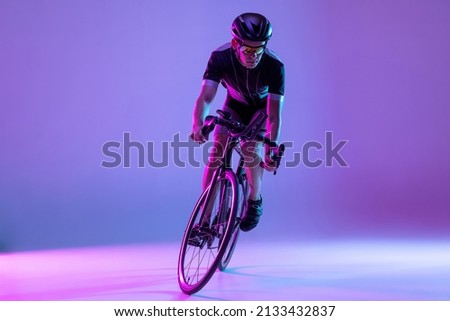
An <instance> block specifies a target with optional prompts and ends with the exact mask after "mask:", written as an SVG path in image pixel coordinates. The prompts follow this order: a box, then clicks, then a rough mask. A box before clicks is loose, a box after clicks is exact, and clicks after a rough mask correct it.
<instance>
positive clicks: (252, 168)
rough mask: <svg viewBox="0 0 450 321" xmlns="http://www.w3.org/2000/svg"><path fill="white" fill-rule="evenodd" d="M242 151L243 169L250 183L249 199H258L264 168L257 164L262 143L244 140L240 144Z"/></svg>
mask: <svg viewBox="0 0 450 321" xmlns="http://www.w3.org/2000/svg"><path fill="white" fill-rule="evenodd" d="M242 153H243V154H244V156H245V171H246V174H247V178H248V183H249V185H250V195H249V199H251V200H253V201H258V200H259V199H260V198H261V194H260V192H261V184H262V178H263V174H264V168H262V167H261V166H259V164H260V163H261V161H262V158H261V153H262V143H258V142H245V143H244V144H243V145H242Z"/></svg>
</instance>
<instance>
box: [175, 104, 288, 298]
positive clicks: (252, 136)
mask: <svg viewBox="0 0 450 321" xmlns="http://www.w3.org/2000/svg"><path fill="white" fill-rule="evenodd" d="M217 113H218V115H219V116H212V115H210V116H207V117H206V119H205V125H204V126H203V128H202V133H203V135H204V136H205V137H208V135H209V134H210V133H211V132H212V131H213V129H214V127H215V126H216V125H221V126H225V127H226V128H227V129H228V138H227V143H226V145H225V148H224V154H223V156H222V158H221V161H220V165H219V166H218V167H217V169H216V170H215V171H214V174H213V177H212V179H211V182H210V184H209V186H208V187H207V188H206V189H205V190H204V191H203V193H202V194H201V196H200V198H199V200H198V201H197V203H196V205H195V206H194V209H193V211H192V214H191V216H190V218H189V221H188V224H187V226H186V229H185V231H184V235H183V239H182V242H181V248H180V253H179V257H178V283H179V286H180V288H181V290H182V291H183V292H184V293H187V294H193V293H196V292H198V291H200V290H201V289H202V288H203V287H204V286H205V285H206V284H207V283H208V281H209V280H210V279H211V277H212V276H213V275H214V273H215V271H216V270H217V269H219V270H220V271H223V270H224V269H225V268H226V267H227V265H228V263H229V262H230V260H231V257H232V255H233V252H234V250H235V247H236V244H237V241H238V238H239V231H240V229H239V225H240V222H241V219H242V216H243V212H244V209H245V204H246V203H247V200H248V194H249V184H248V181H247V177H246V174H245V168H244V161H245V157H244V155H243V153H242V150H241V142H246V141H258V142H262V143H264V144H267V145H268V146H269V147H270V150H271V153H272V156H271V157H272V159H273V160H274V161H275V162H276V168H278V166H279V164H280V160H281V157H282V156H283V153H284V148H285V146H284V144H280V145H279V146H278V145H277V144H276V143H274V142H272V141H270V140H269V139H268V138H266V137H264V136H263V135H262V134H261V128H262V126H263V124H264V123H265V121H266V119H267V115H266V114H265V113H264V112H258V113H256V114H255V115H254V117H253V118H252V120H251V122H250V124H249V125H248V126H244V125H243V124H242V123H240V122H238V121H235V120H233V119H231V114H230V113H228V112H226V111H222V110H218V111H217ZM236 154H237V155H238V156H239V159H238V162H237V168H236V169H235V170H234V171H233V170H232V166H233V162H232V160H233V159H232V157H233V155H236ZM260 165H261V166H263V164H262V163H261V164H260ZM274 174H276V170H275V171H274Z"/></svg>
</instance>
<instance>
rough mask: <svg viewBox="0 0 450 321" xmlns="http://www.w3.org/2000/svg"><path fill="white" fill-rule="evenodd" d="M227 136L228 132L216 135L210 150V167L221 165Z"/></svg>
mask: <svg viewBox="0 0 450 321" xmlns="http://www.w3.org/2000/svg"><path fill="white" fill-rule="evenodd" d="M227 138H228V135H226V134H216V135H214V144H213V146H212V147H211V149H210V151H209V158H208V167H211V168H217V167H219V166H220V165H221V159H222V157H223V153H224V149H225V145H226V143H227Z"/></svg>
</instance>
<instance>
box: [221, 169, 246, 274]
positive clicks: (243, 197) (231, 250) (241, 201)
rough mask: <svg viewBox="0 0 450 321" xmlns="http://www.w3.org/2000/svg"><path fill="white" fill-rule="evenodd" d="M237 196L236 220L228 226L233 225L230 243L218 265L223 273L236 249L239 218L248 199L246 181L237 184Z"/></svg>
mask: <svg viewBox="0 0 450 321" xmlns="http://www.w3.org/2000/svg"><path fill="white" fill-rule="evenodd" d="M238 188H239V194H238V198H239V203H238V206H237V211H236V218H235V219H234V220H233V222H229V223H228V224H233V225H234V227H233V231H232V234H231V238H230V241H229V242H228V244H227V247H226V250H225V253H224V255H223V256H222V259H221V260H220V263H219V270H220V271H224V270H225V269H226V267H227V266H228V263H230V260H231V257H232V256H233V253H234V250H235V248H236V244H237V242H238V240H239V235H240V231H241V230H240V228H239V225H240V223H241V218H242V216H243V214H244V210H245V203H246V202H247V198H248V189H249V186H248V181H247V179H245V178H244V179H243V180H242V183H240V184H239V187H238Z"/></svg>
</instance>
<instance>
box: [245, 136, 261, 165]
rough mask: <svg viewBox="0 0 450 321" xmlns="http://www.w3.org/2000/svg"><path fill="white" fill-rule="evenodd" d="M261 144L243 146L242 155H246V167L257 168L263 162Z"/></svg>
mask: <svg viewBox="0 0 450 321" xmlns="http://www.w3.org/2000/svg"><path fill="white" fill-rule="evenodd" d="M261 150H262V148H261V143H257V142H245V143H244V144H243V145H242V154H243V155H244V164H245V166H246V167H256V166H259V164H260V163H261V161H262V158H261Z"/></svg>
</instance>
